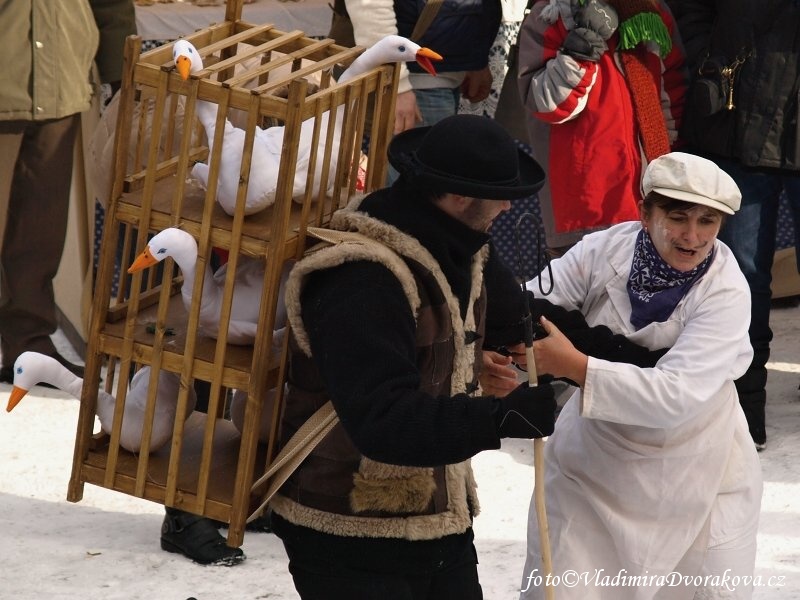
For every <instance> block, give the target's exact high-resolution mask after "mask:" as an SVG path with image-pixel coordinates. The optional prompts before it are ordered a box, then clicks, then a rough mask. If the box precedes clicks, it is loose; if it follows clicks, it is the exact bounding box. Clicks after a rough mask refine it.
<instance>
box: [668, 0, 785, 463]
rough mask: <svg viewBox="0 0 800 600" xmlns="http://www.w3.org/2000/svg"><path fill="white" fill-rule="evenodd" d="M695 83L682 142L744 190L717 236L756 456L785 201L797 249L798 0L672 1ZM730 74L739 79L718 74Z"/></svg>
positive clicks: (762, 428)
mask: <svg viewBox="0 0 800 600" xmlns="http://www.w3.org/2000/svg"><path fill="white" fill-rule="evenodd" d="M668 4H669V5H670V8H672V11H673V13H674V14H675V18H676V20H677V22H678V27H679V29H680V33H681V37H682V38H683V42H684V46H685V47H686V54H687V61H688V64H689V67H690V73H691V74H692V76H693V78H694V81H693V85H692V88H691V89H692V93H691V94H690V95H689V97H688V100H687V104H686V119H685V122H684V125H685V126H684V127H683V128H682V130H681V137H682V138H683V139H684V141H685V142H686V143H687V151H690V152H696V153H698V154H701V155H703V156H705V157H707V158H711V159H712V160H713V161H714V162H716V163H717V164H718V165H719V166H720V167H721V168H723V169H724V170H725V171H726V172H727V173H728V174H730V176H731V177H733V179H734V181H736V184H737V185H738V186H739V189H740V190H741V191H742V208H741V210H739V212H737V213H736V214H735V215H734V216H732V217H731V218H730V219H728V220H727V221H726V223H725V225H724V227H723V228H722V231H721V232H720V239H721V240H723V241H724V242H725V243H726V244H727V245H728V246H729V247H730V248H731V250H732V251H733V254H734V256H735V257H736V260H737V262H738V263H739V266H740V267H741V269H742V271H743V272H744V275H745V277H746V278H747V283H748V285H749V286H750V295H751V298H752V310H751V313H750V317H751V321H750V343H751V344H752V345H753V351H754V355H753V362H752V363H751V364H750V367H749V368H748V369H747V371H746V372H745V373H744V374H743V375H742V377H740V378H739V379H737V380H736V388H737V390H738V391H739V401H740V402H741V404H742V408H743V409H744V413H745V416H746V417H747V423H748V425H749V427H750V435H751V436H752V438H753V442H754V443H755V445H756V448H758V449H759V450H763V449H764V448H766V445H767V429H766V419H765V412H764V411H765V406H766V401H767V392H766V385H767V367H766V364H767V361H768V360H769V351H770V350H769V349H770V341H771V340H772V330H771V329H770V326H769V312H770V304H771V302H770V300H771V296H772V289H771V283H772V259H773V256H774V255H775V238H776V228H777V224H778V208H779V199H780V197H781V194H782V193H785V195H786V199H787V200H788V203H789V207H790V212H791V214H792V216H793V220H794V234H795V251H796V248H797V247H798V246H800V129H799V128H798V127H800V126H799V125H798V115H799V114H800V105H798V101H797V90H798V86H800V36H798V35H797V32H798V30H800V5H798V3H797V2H795V1H793V0H763V1H761V2H748V1H746V0H719V1H717V0H713V1H712V0H703V1H700V0H692V1H689V0H670V1H669V2H668ZM725 68H729V69H733V78H732V79H730V78H729V77H725V76H723V74H722V70H723V69H725Z"/></svg>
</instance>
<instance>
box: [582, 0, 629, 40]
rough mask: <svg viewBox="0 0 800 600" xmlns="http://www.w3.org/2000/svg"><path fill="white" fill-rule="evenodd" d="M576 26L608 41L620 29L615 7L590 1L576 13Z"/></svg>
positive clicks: (600, 1)
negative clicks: (589, 30)
mask: <svg viewBox="0 0 800 600" xmlns="http://www.w3.org/2000/svg"><path fill="white" fill-rule="evenodd" d="M575 24H576V25H577V26H578V27H585V28H586V29H591V30H592V31H594V32H595V33H596V34H598V35H599V36H600V37H601V38H603V39H604V40H607V39H608V38H610V37H611V36H612V35H614V32H615V31H616V30H617V27H619V17H618V16H617V11H616V10H614V7H613V6H610V5H608V4H606V3H605V2H603V1H602V0H589V1H588V2H587V3H586V4H584V5H583V6H581V7H580V8H579V9H578V10H577V11H575Z"/></svg>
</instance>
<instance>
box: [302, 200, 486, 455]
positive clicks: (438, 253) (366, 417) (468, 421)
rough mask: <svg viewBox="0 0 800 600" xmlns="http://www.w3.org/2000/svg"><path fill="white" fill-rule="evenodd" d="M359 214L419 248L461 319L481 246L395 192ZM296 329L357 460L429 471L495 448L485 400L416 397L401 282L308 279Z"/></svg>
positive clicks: (382, 276)
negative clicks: (300, 327)
mask: <svg viewBox="0 0 800 600" xmlns="http://www.w3.org/2000/svg"><path fill="white" fill-rule="evenodd" d="M360 210H362V211H364V212H367V213H368V214H369V215H370V216H373V217H375V218H377V219H380V220H381V221H384V222H386V223H388V224H390V225H393V226H395V227H397V228H398V229H400V230H402V231H404V232H406V233H408V234H410V235H412V236H414V237H415V238H417V239H418V240H419V241H420V242H421V243H422V245H423V246H424V247H425V248H427V249H428V250H429V251H430V252H431V254H432V255H433V257H434V258H435V259H436V260H438V261H439V264H440V265H441V267H442V270H443V272H444V274H445V276H446V277H447V280H448V282H449V283H450V285H451V287H452V289H453V292H454V293H455V294H456V296H457V297H458V298H459V301H460V302H461V306H462V312H463V311H464V308H465V307H466V303H467V301H468V295H469V288H470V281H471V263H472V257H473V256H474V254H475V253H476V252H477V251H478V250H480V248H481V247H482V246H483V245H484V244H486V243H487V242H488V240H489V236H488V235H487V234H486V233H482V232H478V231H474V230H472V229H470V228H468V227H467V226H465V225H464V224H462V223H460V222H459V221H457V220H456V219H453V218H452V217H450V216H448V215H447V214H446V213H444V212H442V211H441V210H439V209H438V208H436V207H435V206H433V205H432V204H431V203H430V202H429V201H427V200H425V199H423V198H417V197H414V196H413V195H412V194H407V193H403V191H402V190H401V188H400V186H397V185H396V186H395V187H393V188H389V189H387V190H380V191H378V192H376V193H373V194H371V195H370V196H368V197H367V198H365V199H364V201H363V202H362V204H361V207H360ZM301 302H302V310H303V321H304V324H305V327H306V330H307V332H308V335H309V340H310V342H311V349H312V353H313V356H314V359H315V361H316V363H317V365H318V367H319V369H320V372H321V374H322V377H323V378H324V380H325V382H326V384H327V389H328V393H329V395H330V398H331V400H332V401H333V404H334V406H335V408H336V411H337V413H338V415H339V417H340V419H341V422H342V425H343V426H344V427H345V429H346V431H347V433H348V435H349V436H350V438H351V439H352V441H353V443H354V444H355V446H356V447H357V448H358V449H359V451H360V452H361V453H362V454H364V455H365V456H368V457H370V458H372V459H374V460H378V461H381V462H386V463H391V464H399V465H411V466H435V465H443V464H451V463H456V462H460V461H462V460H465V459H467V458H469V457H471V456H474V455H475V454H476V453H478V452H480V451H481V450H487V449H492V448H499V447H500V437H499V435H498V432H497V430H496V426H495V420H494V417H493V414H492V409H493V407H494V404H495V403H496V400H495V399H494V398H492V397H483V398H469V397H468V396H467V395H466V394H458V395H456V396H453V397H449V396H441V397H438V398H432V397H431V396H430V395H428V394H426V393H423V392H421V391H419V387H420V377H419V372H418V370H417V364H416V324H415V320H414V315H413V314H412V312H411V308H410V307H409V304H408V300H407V298H406V295H405V293H404V292H403V290H402V288H401V286H400V282H399V281H398V280H397V278H396V277H395V276H394V275H393V274H392V273H391V272H390V271H389V270H388V269H387V268H386V267H384V266H383V265H381V264H379V263H376V262H372V261H353V262H347V263H345V264H343V265H340V266H337V267H333V268H330V269H326V270H323V271H316V272H314V273H313V274H312V275H311V276H310V277H309V279H308V281H307V282H306V285H305V287H304V289H303V294H302V297H301Z"/></svg>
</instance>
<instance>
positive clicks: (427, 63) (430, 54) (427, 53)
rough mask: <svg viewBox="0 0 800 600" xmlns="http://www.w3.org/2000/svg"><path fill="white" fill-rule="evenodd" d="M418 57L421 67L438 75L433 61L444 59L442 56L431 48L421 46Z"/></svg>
mask: <svg viewBox="0 0 800 600" xmlns="http://www.w3.org/2000/svg"><path fill="white" fill-rule="evenodd" d="M416 59H417V63H418V64H419V66H420V67H422V68H423V69H425V70H426V71H427V72H428V73H430V74H431V75H436V69H434V68H433V63H432V62H431V61H434V60H442V56H441V54H437V53H436V52H434V51H433V50H431V49H430V48H420V49H419V50H417V56H416Z"/></svg>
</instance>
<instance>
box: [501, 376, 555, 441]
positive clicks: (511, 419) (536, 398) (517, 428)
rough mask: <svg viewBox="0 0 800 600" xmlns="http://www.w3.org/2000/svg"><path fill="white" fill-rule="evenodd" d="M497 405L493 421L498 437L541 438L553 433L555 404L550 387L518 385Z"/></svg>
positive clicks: (545, 385)
mask: <svg viewBox="0 0 800 600" xmlns="http://www.w3.org/2000/svg"><path fill="white" fill-rule="evenodd" d="M496 402H497V406H496V407H495V412H494V420H495V424H496V425H497V433H498V435H499V436H500V437H501V438H522V439H531V438H543V437H547V436H548V435H550V434H551V433H553V429H554V427H555V423H556V409H557V405H556V399H555V393H554V392H553V388H552V386H550V385H549V384H544V385H538V386H536V387H530V386H528V384H527V383H523V384H520V385H518V386H517V387H516V389H514V391H513V392H511V393H510V394H508V395H507V396H504V397H503V398H498V399H497V400H496Z"/></svg>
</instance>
